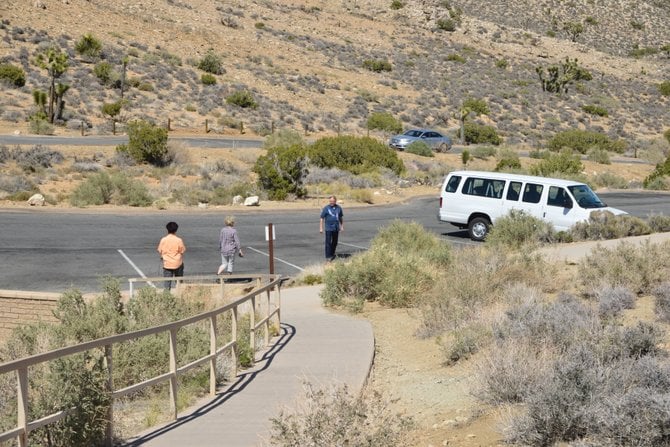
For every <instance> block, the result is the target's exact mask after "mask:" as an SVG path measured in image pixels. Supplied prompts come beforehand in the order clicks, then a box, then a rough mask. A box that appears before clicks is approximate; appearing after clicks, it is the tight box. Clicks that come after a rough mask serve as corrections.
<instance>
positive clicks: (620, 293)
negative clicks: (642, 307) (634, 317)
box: [595, 285, 635, 318]
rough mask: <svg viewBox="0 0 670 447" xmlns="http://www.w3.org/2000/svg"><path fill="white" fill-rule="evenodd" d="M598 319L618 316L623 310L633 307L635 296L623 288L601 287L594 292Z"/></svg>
mask: <svg viewBox="0 0 670 447" xmlns="http://www.w3.org/2000/svg"><path fill="white" fill-rule="evenodd" d="M595 299H596V301H597V302H598V315H599V316H600V318H611V317H616V316H618V315H619V314H620V313H621V312H622V311H623V310H625V309H632V308H633V306H635V295H634V294H633V293H632V292H631V291H630V290H628V289H626V288H625V287H621V286H614V287H613V286H610V285H603V286H602V287H601V288H600V289H598V290H596V291H595Z"/></svg>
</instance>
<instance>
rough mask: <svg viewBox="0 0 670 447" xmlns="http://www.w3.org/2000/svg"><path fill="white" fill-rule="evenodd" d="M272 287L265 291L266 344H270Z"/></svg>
mask: <svg viewBox="0 0 670 447" xmlns="http://www.w3.org/2000/svg"><path fill="white" fill-rule="evenodd" d="M270 312H271V309H270V289H268V290H266V291H265V316H264V318H265V325H264V327H263V329H264V331H265V334H264V335H265V346H268V345H269V344H270Z"/></svg>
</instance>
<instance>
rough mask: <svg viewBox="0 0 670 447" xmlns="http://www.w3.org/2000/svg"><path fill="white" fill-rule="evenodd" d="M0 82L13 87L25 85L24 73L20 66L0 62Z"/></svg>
mask: <svg viewBox="0 0 670 447" xmlns="http://www.w3.org/2000/svg"><path fill="white" fill-rule="evenodd" d="M0 82H2V83H3V84H7V85H10V86H13V87H23V86H24V85H26V73H25V72H24V71H23V68H21V67H17V66H15V65H12V64H0Z"/></svg>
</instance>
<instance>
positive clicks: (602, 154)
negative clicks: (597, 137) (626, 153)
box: [586, 147, 612, 165]
mask: <svg viewBox="0 0 670 447" xmlns="http://www.w3.org/2000/svg"><path fill="white" fill-rule="evenodd" d="M586 156H587V158H588V159H589V161H594V162H596V163H600V164H601V165H610V164H612V161H611V160H610V155H609V152H607V151H606V150H604V149H598V148H595V147H594V148H591V149H589V151H588V152H587V154H586Z"/></svg>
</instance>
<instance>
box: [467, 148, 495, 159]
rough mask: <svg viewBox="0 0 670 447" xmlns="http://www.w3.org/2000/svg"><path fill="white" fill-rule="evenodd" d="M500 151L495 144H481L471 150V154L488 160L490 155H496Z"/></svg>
mask: <svg viewBox="0 0 670 447" xmlns="http://www.w3.org/2000/svg"><path fill="white" fill-rule="evenodd" d="M497 152H498V151H497V150H496V148H495V147H493V146H479V147H475V148H473V149H471V150H470V154H471V155H472V156H473V157H474V158H479V159H480V160H486V159H488V158H489V157H495V155H496V153H497Z"/></svg>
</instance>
